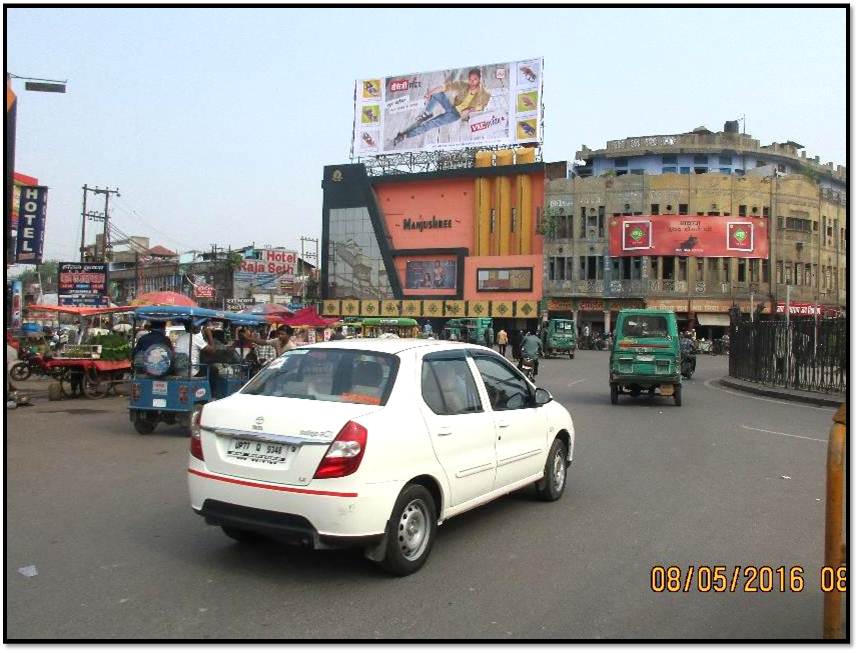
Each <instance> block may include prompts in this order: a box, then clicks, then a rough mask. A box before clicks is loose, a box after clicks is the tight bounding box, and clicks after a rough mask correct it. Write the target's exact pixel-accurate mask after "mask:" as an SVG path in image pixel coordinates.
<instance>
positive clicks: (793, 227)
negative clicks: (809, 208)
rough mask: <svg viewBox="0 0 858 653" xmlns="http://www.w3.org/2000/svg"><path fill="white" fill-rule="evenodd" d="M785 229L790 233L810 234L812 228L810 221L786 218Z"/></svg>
mask: <svg viewBox="0 0 858 653" xmlns="http://www.w3.org/2000/svg"><path fill="white" fill-rule="evenodd" d="M786 228H787V229H789V230H790V231H803V232H805V233H810V232H811V228H812V227H811V221H810V220H808V219H806V218H792V217H787V219H786Z"/></svg>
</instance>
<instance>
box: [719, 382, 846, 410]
mask: <svg viewBox="0 0 858 653" xmlns="http://www.w3.org/2000/svg"><path fill="white" fill-rule="evenodd" d="M703 385H705V386H706V387H707V388H709V389H710V390H719V391H720V392H726V393H727V394H728V395H733V396H734V397H743V398H744V399H754V400H756V401H767V402H769V403H770V404H780V405H781V406H793V407H795V408H809V409H811V410H823V411H825V412H827V413H832V412H833V411H834V409H833V408H825V407H822V406H810V405H808V404H805V403H801V402H798V401H781V400H779V399H768V398H767V397H758V396H756V395H752V394H750V393H748V392H734V391H732V390H727V389H726V388H725V387H724V386H722V385H721V384H720V383H717V382H716V381H715V380H714V379H707V380H706V381H704V382H703Z"/></svg>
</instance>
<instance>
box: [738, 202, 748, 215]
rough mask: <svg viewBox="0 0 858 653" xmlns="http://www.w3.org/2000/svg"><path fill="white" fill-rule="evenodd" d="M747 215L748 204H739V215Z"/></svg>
mask: <svg viewBox="0 0 858 653" xmlns="http://www.w3.org/2000/svg"><path fill="white" fill-rule="evenodd" d="M746 215H748V206H747V205H746V204H739V216H740V217H743V218H744V217H745V216H746Z"/></svg>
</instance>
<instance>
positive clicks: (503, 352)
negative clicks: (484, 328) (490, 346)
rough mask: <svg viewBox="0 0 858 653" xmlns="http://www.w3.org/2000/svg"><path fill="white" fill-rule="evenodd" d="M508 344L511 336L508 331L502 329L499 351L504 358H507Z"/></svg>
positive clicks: (499, 335) (499, 338) (499, 333)
mask: <svg viewBox="0 0 858 653" xmlns="http://www.w3.org/2000/svg"><path fill="white" fill-rule="evenodd" d="M508 342H509V336H508V335H507V332H506V329H504V328H503V327H501V330H500V331H498V351H499V352H500V355H501V356H503V357H504V358H506V346H507V343H508Z"/></svg>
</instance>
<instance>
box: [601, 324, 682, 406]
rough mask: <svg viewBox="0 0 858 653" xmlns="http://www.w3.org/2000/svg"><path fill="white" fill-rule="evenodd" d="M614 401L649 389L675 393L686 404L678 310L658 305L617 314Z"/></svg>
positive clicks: (613, 351)
mask: <svg viewBox="0 0 858 653" xmlns="http://www.w3.org/2000/svg"><path fill="white" fill-rule="evenodd" d="M610 365H611V368H610V384H611V403H612V404H616V403H617V401H618V396H619V395H620V394H630V395H631V396H632V397H637V396H638V395H640V393H641V392H643V391H647V392H649V394H650V395H654V394H655V393H656V391H658V393H659V394H661V395H663V396H668V397H669V396H673V401H674V403H675V404H676V405H677V406H681V405H682V379H681V376H680V350H679V333H678V330H677V327H676V313H674V312H673V311H664V310H656V309H624V310H621V311H620V313H619V316H618V317H617V326H616V332H615V337H614V344H613V348H612V349H611V363H610Z"/></svg>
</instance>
